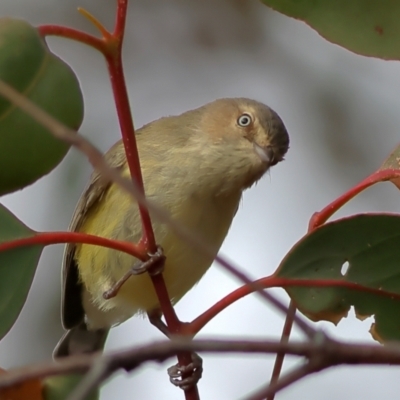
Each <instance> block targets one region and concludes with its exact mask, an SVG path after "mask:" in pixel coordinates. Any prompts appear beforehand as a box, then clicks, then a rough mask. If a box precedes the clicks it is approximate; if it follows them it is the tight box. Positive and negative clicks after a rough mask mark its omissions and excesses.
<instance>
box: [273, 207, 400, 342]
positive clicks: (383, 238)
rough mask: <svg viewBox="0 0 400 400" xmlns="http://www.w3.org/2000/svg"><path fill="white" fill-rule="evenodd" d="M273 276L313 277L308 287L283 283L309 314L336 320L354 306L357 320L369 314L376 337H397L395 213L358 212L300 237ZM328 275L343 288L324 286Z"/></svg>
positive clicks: (399, 231) (398, 220)
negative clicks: (372, 317)
mask: <svg viewBox="0 0 400 400" xmlns="http://www.w3.org/2000/svg"><path fill="white" fill-rule="evenodd" d="M342 272H343V274H342ZM275 275H276V276H278V277H282V278H289V279H293V280H312V281H314V283H315V285H313V286H312V287H311V285H309V286H308V287H294V286H292V287H286V291H287V292H288V293H289V295H290V297H291V298H292V300H293V301H294V302H295V304H296V306H297V307H298V308H299V310H300V311H301V312H302V313H304V314H305V315H306V316H307V317H309V318H310V319H312V320H314V321H319V320H327V321H331V322H333V323H335V324H336V323H338V322H339V321H340V320H341V319H342V318H343V317H345V316H347V312H348V310H349V309H350V307H351V306H354V307H355V311H356V314H357V316H358V317H359V318H361V319H362V318H365V317H367V316H370V315H374V316H375V324H374V325H373V327H372V329H371V334H372V336H373V337H374V338H375V339H376V340H379V341H381V342H382V341H388V340H400V318H399V315H400V216H399V215H389V214H363V215H356V216H352V217H350V218H344V219H340V220H337V221H334V222H330V223H327V224H325V225H323V226H321V227H320V228H318V229H316V230H315V231H313V232H311V233H310V234H308V235H306V236H305V237H304V238H303V239H301V240H300V241H299V242H298V243H297V244H296V245H295V246H294V247H293V248H292V249H291V250H290V252H289V253H288V254H287V255H286V257H285V258H284V259H283V261H282V263H281V264H280V266H279V268H278V270H277V271H276V273H275ZM328 280H329V281H333V282H335V283H339V284H340V282H343V283H346V285H347V287H345V285H342V287H340V286H334V285H333V284H328V285H326V283H327V281H328ZM318 282H319V283H318ZM328 283H329V282H328ZM324 286H328V287H324ZM360 286H361V289H363V288H364V290H360Z"/></svg>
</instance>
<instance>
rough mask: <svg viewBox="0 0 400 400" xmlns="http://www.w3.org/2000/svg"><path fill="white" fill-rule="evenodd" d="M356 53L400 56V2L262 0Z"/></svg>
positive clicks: (384, 0) (389, 0)
mask: <svg viewBox="0 0 400 400" xmlns="http://www.w3.org/2000/svg"><path fill="white" fill-rule="evenodd" d="M262 2H263V3H265V4H266V5H268V6H269V7H271V8H273V9H274V10H277V11H279V12H281V13H283V14H285V15H288V16H289V17H293V18H296V19H300V20H302V21H304V22H306V23H307V24H308V25H310V26H311V27H312V28H314V29H315V30H316V31H317V32H318V33H319V34H320V35H321V36H323V37H324V38H325V39H327V40H329V41H330V42H333V43H336V44H338V45H340V46H343V47H345V48H346V49H349V50H351V51H353V52H355V53H358V54H362V55H365V56H373V57H379V58H383V59H389V60H399V59H400V46H399V43H400V24H399V21H400V2H398V1H393V0H379V1H377V0H262Z"/></svg>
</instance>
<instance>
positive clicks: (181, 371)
mask: <svg viewBox="0 0 400 400" xmlns="http://www.w3.org/2000/svg"><path fill="white" fill-rule="evenodd" d="M168 375H169V380H170V382H171V383H172V384H173V385H175V386H177V387H179V388H181V389H182V390H188V389H190V388H191V387H193V386H194V385H196V384H197V382H198V381H199V380H200V379H201V376H202V375H203V360H202V358H201V357H200V356H199V355H198V354H196V353H193V354H192V362H191V363H190V364H188V365H179V364H176V365H174V366H172V367H169V368H168ZM185 375H189V376H185ZM184 376H185V377H184Z"/></svg>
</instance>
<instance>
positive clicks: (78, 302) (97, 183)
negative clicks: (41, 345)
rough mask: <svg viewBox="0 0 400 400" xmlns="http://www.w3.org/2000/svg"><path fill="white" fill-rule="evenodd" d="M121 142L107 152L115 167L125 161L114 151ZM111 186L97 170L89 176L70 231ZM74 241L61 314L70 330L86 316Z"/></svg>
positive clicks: (121, 153)
mask: <svg viewBox="0 0 400 400" xmlns="http://www.w3.org/2000/svg"><path fill="white" fill-rule="evenodd" d="M122 146H123V144H122V142H121V141H119V142H117V143H116V144H115V145H114V146H113V147H111V149H110V150H109V151H108V152H107V153H106V154H105V160H106V161H107V163H108V165H109V166H110V167H112V168H118V169H120V168H122V167H123V166H124V164H125V162H126V158H125V151H123V149H121V150H122V151H115V150H116V148H117V147H122ZM109 186H110V182H108V181H106V180H103V179H102V177H101V175H100V174H99V173H98V172H96V171H94V172H93V173H92V175H91V177H90V181H89V184H88V186H87V188H86V189H85V191H84V192H83V194H82V196H81V198H80V199H79V202H78V204H77V206H76V208H75V211H74V215H73V217H72V220H71V223H70V226H69V230H70V231H72V232H76V231H79V229H80V227H81V226H82V224H83V222H84V221H85V218H86V215H87V213H88V211H89V210H90V208H91V207H92V206H93V205H94V204H96V203H97V202H99V201H100V200H101V199H102V197H103V195H104V194H105V193H106V191H107V189H108V188H109ZM74 254H75V244H74V243H70V244H67V246H66V247H65V252H64V259H63V267H62V285H63V292H62V300H61V315H62V323H63V326H64V328H65V329H71V328H73V327H74V326H77V325H79V323H81V322H82V321H83V319H84V315H85V312H84V309H83V305H82V284H81V283H80V281H79V272H78V266H77V264H76V261H75V258H74Z"/></svg>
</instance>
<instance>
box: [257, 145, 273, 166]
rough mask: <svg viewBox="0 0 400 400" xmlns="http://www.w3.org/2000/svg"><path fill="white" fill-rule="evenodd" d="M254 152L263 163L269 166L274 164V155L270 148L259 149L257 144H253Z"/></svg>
mask: <svg viewBox="0 0 400 400" xmlns="http://www.w3.org/2000/svg"><path fill="white" fill-rule="evenodd" d="M254 151H255V152H256V154H257V155H258V156H259V157H260V158H261V160H262V161H264V162H265V163H267V164H269V165H275V164H276V160H275V153H274V150H273V149H272V147H271V146H265V147H261V146H260V145H258V144H257V143H254Z"/></svg>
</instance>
